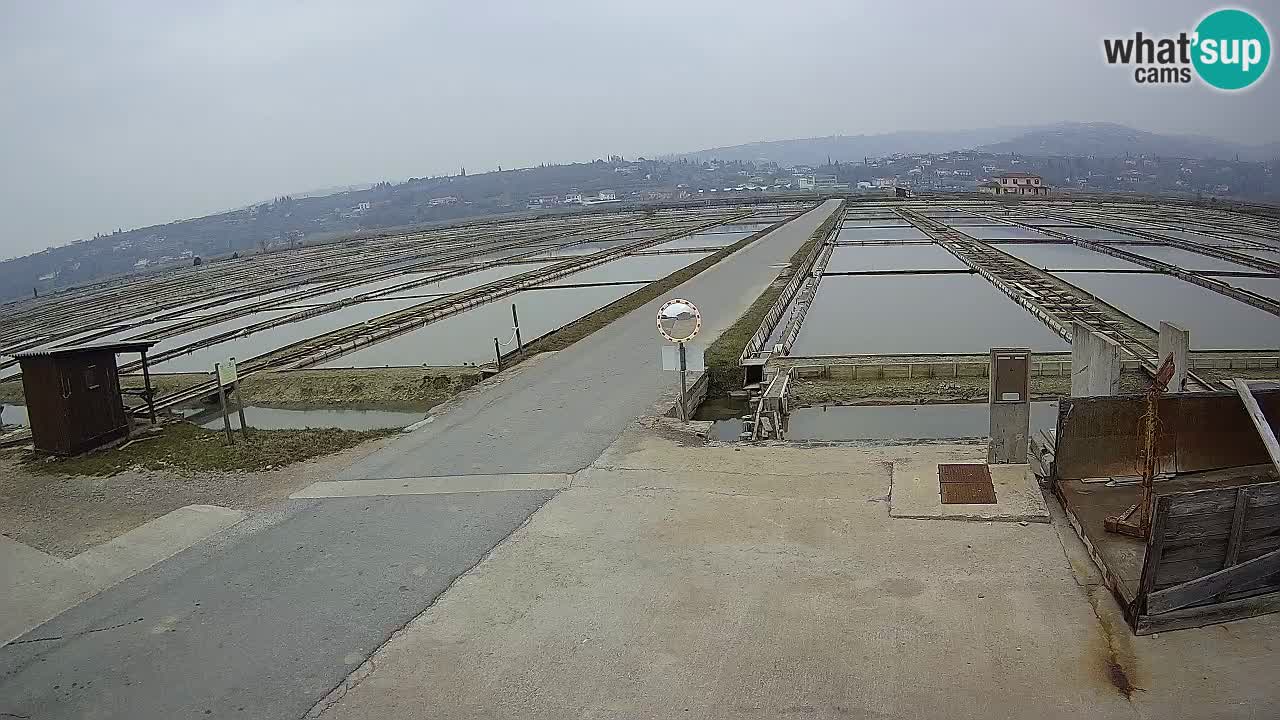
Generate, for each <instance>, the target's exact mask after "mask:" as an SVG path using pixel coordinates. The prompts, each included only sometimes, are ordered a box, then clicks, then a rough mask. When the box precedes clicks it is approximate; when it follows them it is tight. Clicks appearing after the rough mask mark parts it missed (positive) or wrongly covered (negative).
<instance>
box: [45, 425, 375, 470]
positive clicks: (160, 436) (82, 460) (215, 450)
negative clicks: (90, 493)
mask: <svg viewBox="0 0 1280 720" xmlns="http://www.w3.org/2000/svg"><path fill="white" fill-rule="evenodd" d="M395 432H398V431H397V430H337V429H322V430H250V431H249V440H248V442H246V441H245V440H244V438H243V436H241V435H240V434H239V433H236V436H235V439H236V444H234V445H227V444H226V437H225V435H223V433H222V432H215V431H213V430H205V429H204V428H201V427H197V426H195V425H192V424H191V423H173V424H170V425H166V426H164V428H163V429H161V430H160V432H158V433H156V434H155V435H154V436H151V437H146V438H144V439H140V440H138V441H137V442H134V443H133V444H131V445H129V446H128V447H122V448H117V449H113V450H103V451H100V452H95V453H89V454H87V455H81V456H79V457H73V458H50V457H46V456H42V455H37V454H35V453H30V454H28V455H27V457H26V458H24V459H23V460H22V465H23V466H24V467H25V468H26V469H28V470H30V471H32V472H38V473H43V474H49V475H96V476H104V475H114V474H116V473H118V472H122V471H124V470H129V469H132V468H141V469H145V470H165V471H170V472H176V473H180V474H188V475H189V474H194V473H201V472H227V471H237V470H239V471H260V470H267V469H273V468H279V467H284V466H285V465H291V464H293V463H296V462H300V461H302V460H310V459H311V458H316V457H320V456H322V455H329V454H331V453H335V452H338V451H340V450H346V449H347V448H351V447H354V446H356V445H359V444H360V443H363V442H365V441H368V440H373V439H376V438H381V437H386V436H388V435H391V434H393V433H395Z"/></svg>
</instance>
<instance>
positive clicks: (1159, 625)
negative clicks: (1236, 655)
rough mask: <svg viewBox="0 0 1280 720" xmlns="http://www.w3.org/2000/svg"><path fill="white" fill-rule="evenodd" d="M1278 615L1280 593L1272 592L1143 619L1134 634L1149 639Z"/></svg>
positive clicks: (1137, 622)
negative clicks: (1190, 629)
mask: <svg viewBox="0 0 1280 720" xmlns="http://www.w3.org/2000/svg"><path fill="white" fill-rule="evenodd" d="M1277 611H1280V592H1273V593H1267V594H1265V595H1254V596H1253V597H1247V598H1241V599H1239V600H1228V601H1226V602H1220V603H1213V604H1211V605H1201V606H1199V607H1192V608H1183V609H1182V610H1174V611H1173V612H1167V613H1163V614H1161V615H1142V616H1139V617H1138V618H1137V619H1136V620H1137V621H1136V622H1135V623H1133V632H1134V634H1135V635H1150V634H1151V633H1160V632H1167V631H1169V630H1183V629H1185V628H1197V627H1204V626H1205V625H1213V624H1216V623H1224V622H1228V621H1231V620H1241V619H1244V618H1249V617H1254V616H1257V615H1265V614H1266V613H1273V612H1277Z"/></svg>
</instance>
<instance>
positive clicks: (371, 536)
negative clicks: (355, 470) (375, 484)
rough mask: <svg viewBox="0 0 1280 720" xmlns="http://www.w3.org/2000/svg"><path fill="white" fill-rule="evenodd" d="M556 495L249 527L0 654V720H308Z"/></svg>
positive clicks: (396, 502) (307, 511)
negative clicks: (345, 680)
mask: <svg viewBox="0 0 1280 720" xmlns="http://www.w3.org/2000/svg"><path fill="white" fill-rule="evenodd" d="M552 494H553V493H552V492H550V491H512V492H503V493H483V494H479V493H477V494H464V493H455V494H448V495H431V496H414V497H396V498H386V497H383V498H343V499H331V500H324V501H316V500H309V501H291V502H290V503H289V505H288V507H287V508H285V509H283V510H281V511H279V512H277V513H274V514H271V513H266V514H260V515H256V516H254V517H251V518H250V519H249V520H246V521H245V522H243V523H241V524H239V525H237V526H235V527H233V528H231V530H229V531H228V532H227V533H224V534H223V535H221V536H218V537H216V538H214V539H213V540H212V541H210V542H206V543H203V544H201V545H197V546H195V547H193V548H191V549H189V550H187V551H185V552H183V553H181V554H179V555H178V556H176V557H174V558H172V559H170V560H169V561H167V562H165V563H162V564H160V565H159V566H156V567H154V568H152V569H151V570H149V571H147V572H145V573H143V574H141V575H138V576H136V577H134V578H133V579H132V580H131V581H129V582H127V583H122V584H119V585H116V586H115V587H113V588H111V589H109V590H107V591H105V592H103V593H101V594H99V595H97V596H95V597H93V598H92V599H90V600H88V601H86V602H84V603H82V604H80V605H79V606H78V607H76V608H74V609H72V610H69V611H67V612H65V613H63V614H62V615H60V616H58V617H57V618H55V619H54V620H52V621H50V622H47V623H45V624H44V625H42V626H40V627H39V628H37V629H36V630H34V631H32V632H30V633H27V634H26V635H25V636H23V637H22V638H21V639H19V640H18V641H16V642H15V643H12V644H10V645H7V646H5V647H3V648H0V678H2V679H0V717H30V718H88V717H93V718H108V717H109V718H127V719H128V720H172V718H196V717H206V716H211V717H217V718H272V719H276V718H299V717H301V716H302V715H304V714H305V713H306V712H307V710H308V709H309V708H310V707H312V706H313V705H314V704H315V703H316V702H317V701H318V700H320V699H321V698H322V697H324V696H325V695H326V694H327V693H329V692H330V690H331V689H332V688H333V687H334V686H335V685H337V684H338V683H339V682H340V681H342V679H343V678H344V677H346V675H347V674H348V673H349V672H350V671H351V670H352V669H353V668H355V667H357V666H358V665H359V664H360V663H361V662H363V661H364V659H365V658H366V657H367V656H368V654H369V653H371V652H372V651H373V650H374V649H375V648H377V647H378V646H379V645H381V644H382V643H383V642H384V641H386V639H387V638H388V637H389V636H390V635H391V634H392V633H393V632H394V631H396V630H397V629H399V628H400V627H402V626H403V625H404V624H405V623H406V622H407V621H408V620H409V619H411V618H413V617H414V616H416V615H417V614H418V613H420V612H421V611H422V609H423V608H424V607H426V606H427V605H429V604H430V603H431V602H432V601H433V600H434V599H435V598H436V596H437V595H439V594H440V593H441V592H443V591H444V589H445V588H447V587H448V586H449V584H450V583H451V582H453V580H454V578H456V577H457V576H458V575H459V574H461V573H463V572H465V571H466V570H467V569H468V568H470V567H471V566H472V565H474V564H475V563H476V562H478V561H479V560H480V559H481V558H482V557H484V555H485V553H487V552H489V550H490V549H491V548H492V547H493V546H494V545H495V544H497V543H498V542H500V541H501V540H502V539H503V538H504V537H506V536H507V535H508V534H509V533H510V532H511V531H512V530H513V529H514V528H516V527H518V526H519V525H520V524H521V523H522V522H524V520H525V518H527V517H528V516H529V514H530V513H532V512H533V511H534V510H536V509H537V508H538V507H539V506H540V505H542V503H544V502H546V500H547V499H548V498H550V497H551V495H552Z"/></svg>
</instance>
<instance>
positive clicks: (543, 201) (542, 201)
mask: <svg viewBox="0 0 1280 720" xmlns="http://www.w3.org/2000/svg"><path fill="white" fill-rule="evenodd" d="M559 204H560V196H559V195H538V196H536V197H531V198H529V202H528V203H526V204H525V207H526V208H528V209H529V210H542V209H544V208H553V207H555V206H557V205H559Z"/></svg>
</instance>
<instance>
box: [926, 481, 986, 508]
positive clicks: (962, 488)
mask: <svg viewBox="0 0 1280 720" xmlns="http://www.w3.org/2000/svg"><path fill="white" fill-rule="evenodd" d="M938 487H939V488H940V489H941V493H942V504H943V505H991V504H994V503H995V501H996V489H995V488H994V487H993V486H992V485H991V481H989V480H988V481H987V482H986V483H980V482H945V483H938Z"/></svg>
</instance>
